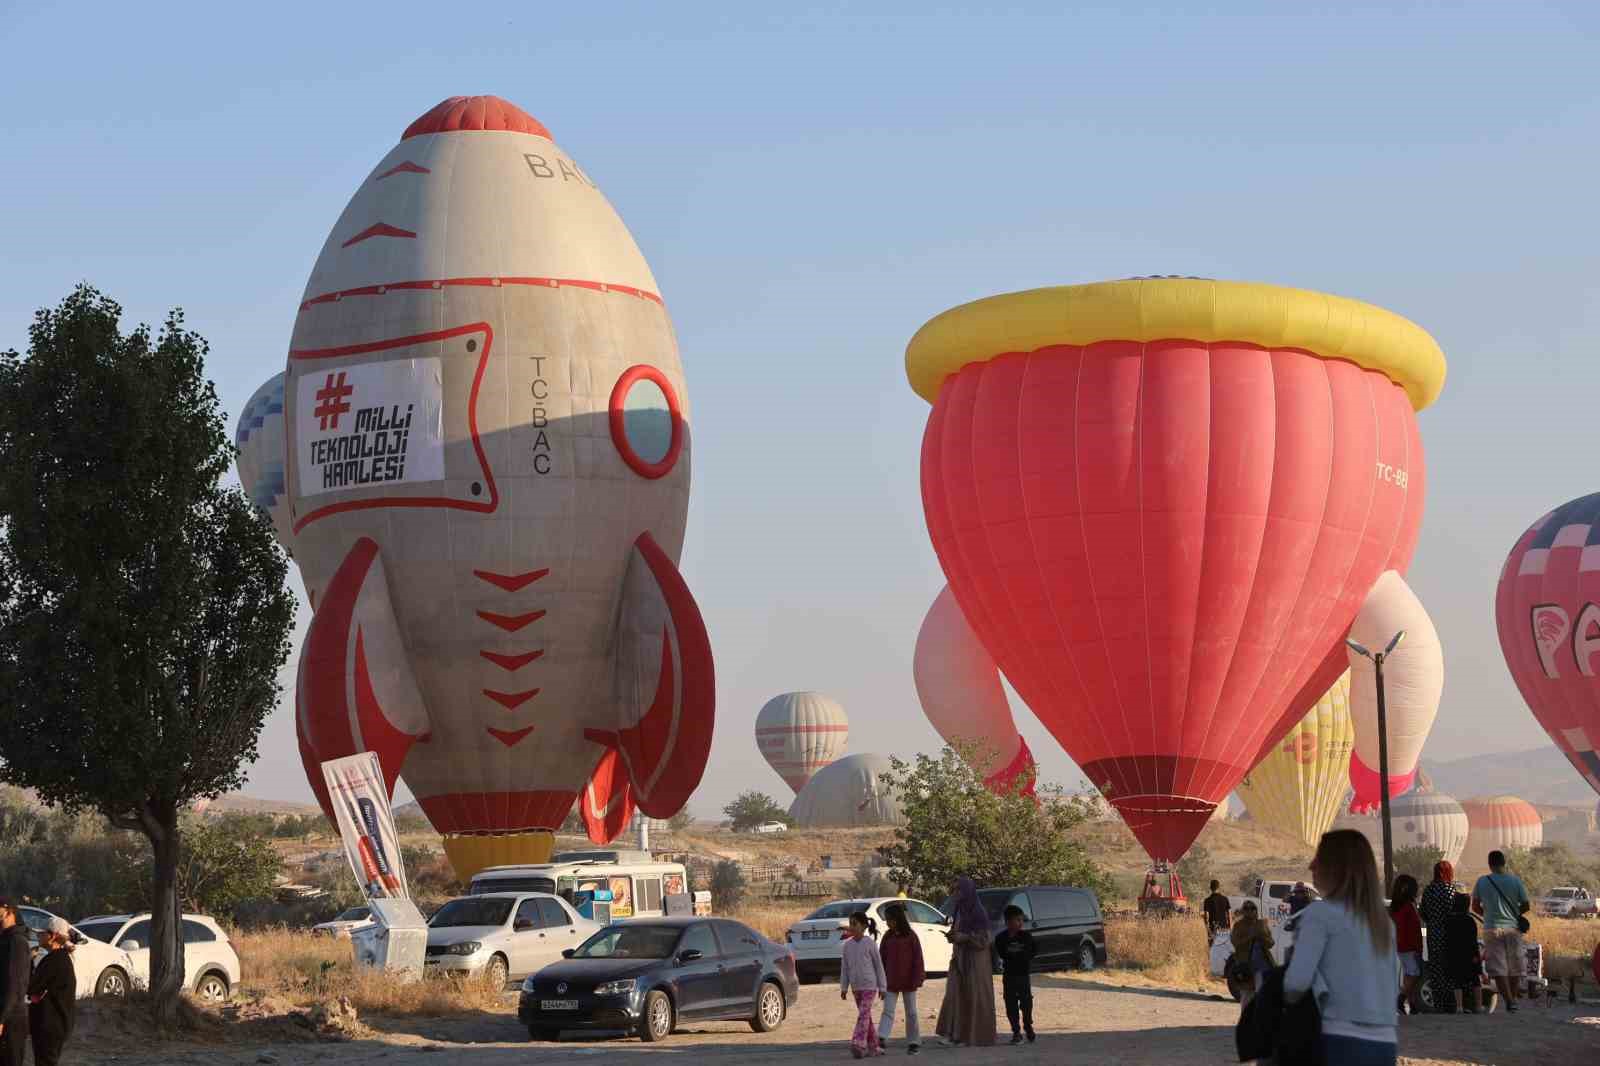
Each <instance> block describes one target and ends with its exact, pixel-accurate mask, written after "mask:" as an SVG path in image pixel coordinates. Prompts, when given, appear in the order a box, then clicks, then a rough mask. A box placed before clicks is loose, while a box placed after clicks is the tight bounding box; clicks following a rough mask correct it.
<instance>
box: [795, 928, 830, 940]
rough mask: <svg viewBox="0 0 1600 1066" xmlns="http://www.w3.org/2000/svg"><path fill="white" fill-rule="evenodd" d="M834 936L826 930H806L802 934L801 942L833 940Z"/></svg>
mask: <svg viewBox="0 0 1600 1066" xmlns="http://www.w3.org/2000/svg"><path fill="white" fill-rule="evenodd" d="M832 938H833V934H832V933H830V932H829V931H828V930H826V929H806V930H803V931H802V932H801V933H800V939H801V940H831V939H832Z"/></svg>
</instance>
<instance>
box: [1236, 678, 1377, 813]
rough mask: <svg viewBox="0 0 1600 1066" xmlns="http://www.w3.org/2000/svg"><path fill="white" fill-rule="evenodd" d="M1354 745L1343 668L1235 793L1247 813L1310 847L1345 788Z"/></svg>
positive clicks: (1340, 800) (1348, 681)
mask: <svg viewBox="0 0 1600 1066" xmlns="http://www.w3.org/2000/svg"><path fill="white" fill-rule="evenodd" d="M1354 744H1355V726H1354V724H1353V722H1352V720H1351V718H1350V673H1349V671H1346V672H1345V673H1344V674H1343V675H1341V676H1340V678H1339V680H1338V681H1336V682H1335V683H1334V686H1333V687H1332V688H1330V689H1329V690H1328V691H1327V692H1325V693H1323V696H1322V698H1321V699H1320V700H1318V701H1317V703H1316V706H1314V707H1312V708H1311V710H1310V711H1309V712H1307V714H1306V716H1305V717H1304V718H1302V719H1301V720H1300V722H1299V724H1298V725H1296V726H1295V727H1294V728H1293V729H1291V730H1290V731H1289V735H1288V736H1286V737H1284V738H1283V739H1282V740H1281V741H1279V742H1278V744H1277V745H1276V746H1275V747H1274V748H1273V749H1272V750H1271V751H1270V752H1269V753H1268V754H1267V755H1266V757H1265V758H1263V759H1262V760H1261V761H1260V762H1258V763H1256V765H1255V767H1254V768H1253V769H1251V771H1250V772H1249V773H1248V774H1246V775H1245V778H1244V780H1243V781H1241V782H1240V783H1239V785H1238V788H1237V789H1236V791H1237V792H1238V793H1239V798H1240V799H1242V800H1244V805H1245V807H1246V808H1248V809H1249V811H1250V817H1252V818H1254V819H1255V820H1256V821H1257V822H1260V823H1261V824H1262V825H1264V826H1268V827H1269V828H1272V829H1279V830H1282V831H1283V832H1285V833H1289V834H1291V835H1293V836H1296V837H1298V838H1300V840H1302V841H1304V842H1305V843H1306V844H1311V845H1315V844H1316V842H1317V841H1318V840H1319V839H1320V838H1321V837H1322V834H1323V833H1325V832H1327V830H1328V827H1329V826H1330V825H1332V824H1333V819H1334V818H1335V817H1336V816H1337V815H1338V813H1339V805H1340V803H1341V802H1342V801H1343V799H1344V796H1345V792H1346V791H1347V789H1348V788H1349V780H1348V775H1349V771H1350V752H1351V749H1352V747H1353V746H1354Z"/></svg>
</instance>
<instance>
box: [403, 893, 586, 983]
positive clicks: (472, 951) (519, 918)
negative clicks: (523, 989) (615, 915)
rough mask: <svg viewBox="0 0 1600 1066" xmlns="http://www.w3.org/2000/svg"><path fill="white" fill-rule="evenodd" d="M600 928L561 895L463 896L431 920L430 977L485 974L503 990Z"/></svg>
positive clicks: (493, 894)
mask: <svg viewBox="0 0 1600 1066" xmlns="http://www.w3.org/2000/svg"><path fill="white" fill-rule="evenodd" d="M599 930H600V925H599V923H597V922H592V921H590V920H589V919H587V918H584V917H582V916H580V915H579V914H578V912H577V911H575V910H573V909H572V907H571V905H569V904H568V903H567V901H566V900H564V899H562V898H561V897H560V896H552V895H550V894H549V893H545V892H491V893H488V894H486V895H482V896H461V897H458V898H456V899H453V900H451V901H450V902H449V903H446V904H445V905H444V906H443V907H440V908H439V909H438V911H436V912H435V913H434V915H433V917H432V918H430V919H428V954H427V957H426V962H425V965H426V969H427V972H428V973H430V974H449V975H452V976H458V977H468V976H473V977H476V976H482V977H483V978H484V979H485V980H487V981H489V982H490V983H491V984H493V985H494V986H495V987H497V988H503V987H504V986H505V985H506V984H508V983H509V982H511V981H518V982H520V981H521V980H522V979H523V978H524V977H526V976H528V975H529V974H531V973H534V972H536V971H538V970H540V969H542V968H544V967H546V966H548V965H550V964H551V963H553V962H559V961H560V959H561V953H562V952H563V951H565V950H567V949H568V948H576V947H577V946H578V945H579V944H582V943H583V942H584V941H585V940H587V939H589V937H590V936H591V935H592V934H594V933H596V932H598V931H599Z"/></svg>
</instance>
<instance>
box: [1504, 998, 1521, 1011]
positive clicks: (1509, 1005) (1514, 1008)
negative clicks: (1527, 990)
mask: <svg viewBox="0 0 1600 1066" xmlns="http://www.w3.org/2000/svg"><path fill="white" fill-rule="evenodd" d="M1517 1010H1518V1007H1517V1005H1516V1003H1515V1002H1514V1001H1512V1000H1509V999H1508V1000H1506V1013H1507V1014H1515V1013H1517Z"/></svg>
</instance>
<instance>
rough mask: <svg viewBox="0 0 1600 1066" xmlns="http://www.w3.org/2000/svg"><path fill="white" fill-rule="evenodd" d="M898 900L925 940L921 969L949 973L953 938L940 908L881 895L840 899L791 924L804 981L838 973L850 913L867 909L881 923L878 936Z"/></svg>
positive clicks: (787, 936)
mask: <svg viewBox="0 0 1600 1066" xmlns="http://www.w3.org/2000/svg"><path fill="white" fill-rule="evenodd" d="M891 903H898V904H900V905H901V906H903V907H905V909H906V919H907V920H908V921H909V922H910V923H911V931H912V932H913V933H915V934H917V939H918V940H919V941H921V943H922V968H923V969H924V970H926V971H927V972H928V974H929V975H930V976H932V975H933V974H943V973H947V972H948V971H949V969H950V951H951V948H950V941H948V940H946V939H945V933H946V932H948V931H949V926H948V924H947V922H946V919H945V916H944V915H943V914H942V913H940V911H939V909H938V908H937V907H933V906H930V905H929V904H927V903H924V902H922V901H921V900H920V899H901V898H899V897H896V896H880V897H878V898H876V899H839V900H834V901H833V902H832V903H825V904H823V905H822V906H821V907H818V908H817V909H816V910H814V911H812V912H811V913H810V914H808V915H806V916H805V917H804V918H802V919H801V920H800V921H798V922H795V923H794V924H793V925H791V926H790V927H789V931H788V932H787V933H785V934H784V939H785V940H786V941H788V943H789V947H790V948H791V949H793V951H794V957H795V971H796V973H797V974H798V975H799V977H800V980H801V982H802V983H810V982H815V981H820V980H822V979H823V978H824V977H837V976H838V974H839V954H840V947H841V945H842V944H843V942H844V934H845V930H846V929H848V928H849V926H850V915H852V914H854V913H855V912H856V911H866V912H867V915H868V917H870V918H872V920H873V921H875V922H877V923H878V937H879V939H880V940H881V939H882V938H883V934H884V933H885V932H887V931H888V929H889V920H888V919H887V918H885V917H884V916H883V909H884V908H885V907H887V906H888V905H889V904H891Z"/></svg>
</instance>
